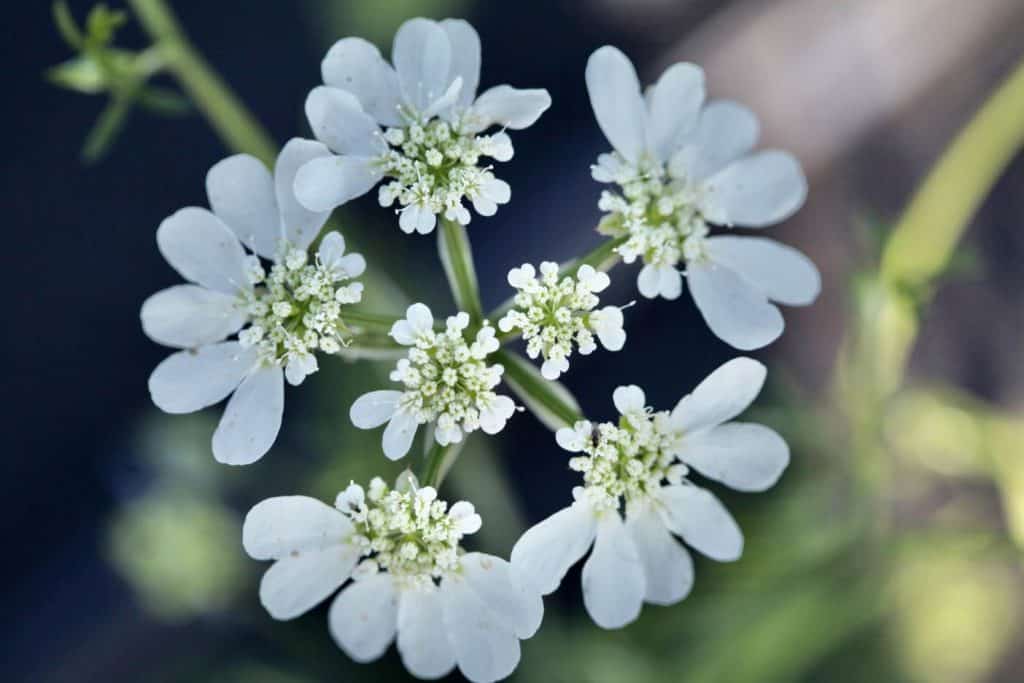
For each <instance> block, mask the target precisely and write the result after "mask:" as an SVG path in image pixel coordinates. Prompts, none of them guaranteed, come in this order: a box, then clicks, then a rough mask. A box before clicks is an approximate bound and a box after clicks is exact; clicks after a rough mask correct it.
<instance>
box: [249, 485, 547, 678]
mask: <svg viewBox="0 0 1024 683" xmlns="http://www.w3.org/2000/svg"><path fill="white" fill-rule="evenodd" d="M480 524H481V521H480V516H479V515H477V514H476V512H475V511H474V509H473V506H472V505H471V504H470V503H467V502H464V501H462V502H458V503H455V504H454V505H452V506H451V507H450V508H448V506H447V504H446V503H444V502H443V501H440V500H438V499H437V492H436V491H435V490H434V489H433V488H430V487H423V488H419V485H418V484H417V482H416V481H415V478H413V477H412V476H411V475H408V476H405V477H400V478H399V483H398V484H397V485H396V488H395V489H394V490H391V489H389V488H388V487H387V485H386V484H384V482H383V481H381V480H380V479H374V480H373V481H372V482H370V485H369V487H368V489H367V490H366V491H365V492H364V490H363V488H362V487H361V486H358V485H356V484H352V485H350V486H349V487H348V488H347V489H346V490H345V491H343V492H342V493H340V494H339V495H338V499H337V502H336V506H335V507H333V508H332V507H330V506H328V505H325V504H324V503H322V502H320V501H319V500H316V499H315V498H308V497H306V496H282V497H278V498H269V499H267V500H264V501H262V502H261V503H259V504H257V505H256V506H255V507H253V508H252V510H250V511H249V513H248V514H247V515H246V517H245V524H244V526H243V528H242V542H243V545H244V546H245V550H246V552H247V553H248V554H249V555H250V556H251V557H253V558H254V559H257V560H274V564H273V565H272V566H271V567H270V568H269V569H268V570H267V572H266V573H265V574H264V575H263V580H262V581H261V582H260V601H261V602H262V603H263V606H264V607H266V609H267V611H268V612H269V613H270V614H271V616H273V617H274V618H275V619H294V618H295V617H298V616H300V615H302V614H304V613H306V612H308V611H309V610H310V609H312V608H313V607H315V606H316V605H318V604H319V603H321V602H322V601H324V600H326V599H327V598H328V597H330V595H331V594H332V593H334V592H335V591H336V590H338V588H341V587H342V586H344V587H343V588H342V590H341V591H340V592H339V593H338V596H337V597H336V598H335V599H334V601H333V603H332V604H331V608H330V610H329V611H328V615H327V619H328V626H329V628H330V632H331V636H332V637H333V638H334V640H335V641H336V642H337V643H338V646H339V647H341V649H342V650H344V651H345V652H346V653H347V654H348V655H349V656H350V657H352V659H354V660H355V661H357V662H369V661H372V660H374V659H377V658H379V657H380V656H381V655H383V654H384V652H385V651H386V650H387V649H388V647H389V646H390V645H391V643H392V642H393V641H397V646H398V652H399V654H400V655H401V657H402V662H403V663H404V664H405V666H406V668H407V669H408V670H409V672H410V673H412V674H413V675H415V676H418V677H420V678H430V679H433V678H440V677H442V676H444V675H446V674H447V673H448V672H450V671H451V670H452V669H453V668H455V667H456V666H458V668H459V670H460V671H461V672H462V674H463V675H464V676H465V677H466V678H468V679H469V680H471V681H474V682H475V683H489V682H490V681H496V680H499V679H502V678H504V677H506V676H508V675H509V674H510V673H512V671H513V670H514V669H515V667H516V665H517V664H518V663H519V641H520V640H521V639H525V638H529V637H531V636H532V635H533V634H534V633H535V632H536V631H537V629H538V628H539V627H540V622H541V618H542V616H543V613H544V606H543V603H542V602H541V598H540V596H539V595H538V594H537V593H536V592H535V591H533V590H530V589H525V588H524V587H522V586H521V585H520V584H519V583H518V582H516V581H515V579H514V578H513V576H512V572H511V569H510V567H509V564H508V563H507V562H506V561H505V560H502V559H501V558H499V557H494V556H493V555H486V554H484V553H466V552H464V551H463V550H462V548H461V547H460V546H459V541H460V540H461V539H462V538H463V537H464V536H465V535H468V534H472V533H475V532H476V531H477V530H478V529H479V528H480ZM350 579H351V581H350ZM346 584H347V585H346Z"/></svg>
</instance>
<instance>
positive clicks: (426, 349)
mask: <svg viewBox="0 0 1024 683" xmlns="http://www.w3.org/2000/svg"><path fill="white" fill-rule="evenodd" d="M468 327H469V316H468V315H467V314H465V313H459V314H457V315H453V316H450V317H449V318H448V319H447V321H446V323H445V329H444V331H435V330H434V316H433V314H432V313H431V312H430V309H429V308H427V307H426V306H425V305H424V304H413V305H412V306H410V307H409V309H408V311H407V312H406V318H405V319H403V320H399V321H398V322H396V323H395V324H394V326H393V327H392V329H391V336H392V338H394V339H395V341H397V342H398V343H399V344H403V345H405V346H409V347H410V348H409V353H408V356H407V357H406V358H403V359H401V360H399V361H398V364H397V365H396V366H395V369H394V370H393V371H392V373H391V379H392V380H393V381H395V382H401V383H402V385H403V387H404V389H403V390H402V391H372V392H370V393H368V394H364V395H363V396H361V397H359V399H357V400H356V402H355V403H353V404H352V409H351V411H350V416H351V418H352V423H353V424H354V425H355V426H356V427H359V428H360V429H373V428H374V427H379V426H380V425H382V424H384V423H385V422H387V423H388V426H387V428H386V429H385V430H384V439H383V446H384V454H385V455H386V456H387V457H389V458H391V459H393V460H394V459H398V458H401V457H403V456H404V455H405V454H406V453H407V452H408V451H409V447H410V445H411V444H412V439H413V437H414V436H415V434H416V430H417V428H418V427H419V425H421V424H427V423H433V424H434V425H435V427H434V438H435V440H436V441H437V443H439V444H441V445H442V446H446V445H448V444H450V443H457V442H459V441H461V440H462V438H463V435H464V434H468V433H471V432H475V431H476V430H477V429H483V431H484V432H486V433H488V434H497V433H498V432H500V431H501V430H502V429H503V428H504V427H505V423H506V421H508V419H509V418H510V417H512V413H514V412H515V403H514V402H513V401H512V399H511V398H509V397H508V396H502V395H499V394H497V393H495V391H494V388H495V387H496V386H498V384H499V383H500V382H501V376H502V374H503V372H504V368H503V367H502V366H501V365H499V364H493V365H488V363H487V357H488V356H489V355H490V354H492V353H494V352H495V351H497V350H498V348H499V344H498V340H497V339H495V336H494V328H493V327H491V326H490V325H488V324H486V323H485V324H484V325H483V327H481V328H480V330H478V331H477V332H476V334H475V335H474V337H473V338H472V339H467V336H466V329H467V328H468Z"/></svg>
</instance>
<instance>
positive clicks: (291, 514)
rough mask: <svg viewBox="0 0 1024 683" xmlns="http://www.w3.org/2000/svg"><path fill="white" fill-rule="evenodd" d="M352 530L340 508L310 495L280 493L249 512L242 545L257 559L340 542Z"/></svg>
mask: <svg viewBox="0 0 1024 683" xmlns="http://www.w3.org/2000/svg"><path fill="white" fill-rule="evenodd" d="M351 533H352V523H351V522H350V521H349V520H348V518H347V517H346V516H345V515H343V514H342V513H341V511H340V510H337V509H336V508H333V507H331V506H330V505H327V504H326V503H324V502H322V501H320V500H317V499H316V498H310V497H309V496H278V497H276V498H267V499H266V500H262V501H260V502H259V503H257V504H256V505H254V506H253V507H252V509H251V510H249V512H248V514H246V516H245V523H244V524H243V525H242V546H243V547H244V548H245V552H247V553H248V554H249V557H251V558H253V559H254V560H270V559H278V558H281V557H285V556H286V555H288V554H290V553H292V552H299V553H304V552H309V551H316V550H323V549H325V548H329V547H332V546H335V545H339V544H341V543H344V542H345V540H346V539H347V537H348V536H349V535H350V534H351Z"/></svg>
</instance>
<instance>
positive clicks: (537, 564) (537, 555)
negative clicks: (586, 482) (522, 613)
mask: <svg viewBox="0 0 1024 683" xmlns="http://www.w3.org/2000/svg"><path fill="white" fill-rule="evenodd" d="M596 533H597V520H596V519H595V517H594V512H593V510H592V509H591V508H590V507H589V506H588V505H586V504H583V503H576V504H574V505H571V506H569V507H567V508H563V509H561V510H559V511H558V512H556V513H555V514H553V515H551V516H550V517H548V518H547V519H545V520H544V521H542V522H540V523H539V524H536V525H534V526H532V527H531V528H529V529H527V530H526V533H525V534H523V535H522V537H521V538H520V539H519V540H518V541H517V542H516V544H515V547H513V548H512V558H511V560H512V575H513V576H514V577H515V580H516V581H517V582H518V583H519V585H521V586H523V587H526V588H530V589H533V590H535V591H537V592H538V593H540V594H541V595H547V594H548V593H551V592H553V591H554V590H555V589H556V588H558V584H560V583H561V582H562V578H563V577H564V576H565V573H566V572H567V571H569V567H571V566H572V565H574V564H576V563H577V562H579V560H580V558H581V557H583V555H584V554H586V552H587V550H589V549H590V545H591V544H592V543H593V542H594V535H595V534H596Z"/></svg>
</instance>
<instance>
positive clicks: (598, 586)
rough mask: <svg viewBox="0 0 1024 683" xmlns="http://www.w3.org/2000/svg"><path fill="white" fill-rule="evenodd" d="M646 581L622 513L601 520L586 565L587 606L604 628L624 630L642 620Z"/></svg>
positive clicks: (592, 617) (585, 597)
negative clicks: (641, 612) (623, 628)
mask: <svg viewBox="0 0 1024 683" xmlns="http://www.w3.org/2000/svg"><path fill="white" fill-rule="evenodd" d="M645 591H646V580H645V578H644V567H643V564H641V562H640V557H639V556H638V555H637V551H636V546H635V545H634V544H633V539H632V538H631V537H630V534H629V533H628V532H627V531H626V526H625V525H624V524H623V522H622V518H621V517H619V515H618V513H617V512H616V513H611V514H607V515H605V516H604V517H602V518H601V521H600V522H599V523H598V527H597V539H596V540H595V541H594V552H592V553H591V554H590V557H589V558H587V562H586V564H584V565H583V605H584V606H585V607H586V608H587V613H588V614H589V615H590V618H591V619H593V620H594V623H596V624H597V625H598V626H600V627H601V628H608V629H613V628H622V627H623V626H625V625H626V624H628V623H630V622H632V621H634V620H635V619H636V618H637V617H638V616H640V610H641V609H642V608H643V604H644V593H645Z"/></svg>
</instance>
